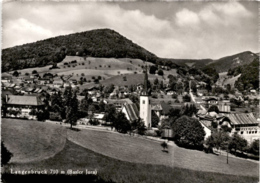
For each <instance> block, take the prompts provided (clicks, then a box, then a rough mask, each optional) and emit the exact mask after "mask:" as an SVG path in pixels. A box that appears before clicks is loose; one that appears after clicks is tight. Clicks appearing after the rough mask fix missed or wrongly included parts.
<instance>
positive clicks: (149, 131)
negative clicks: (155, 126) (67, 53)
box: [145, 130, 157, 137]
mask: <svg viewBox="0 0 260 183" xmlns="http://www.w3.org/2000/svg"><path fill="white" fill-rule="evenodd" d="M145 135H146V136H150V137H156V136H157V133H156V132H155V131H154V130H147V131H146V132H145Z"/></svg>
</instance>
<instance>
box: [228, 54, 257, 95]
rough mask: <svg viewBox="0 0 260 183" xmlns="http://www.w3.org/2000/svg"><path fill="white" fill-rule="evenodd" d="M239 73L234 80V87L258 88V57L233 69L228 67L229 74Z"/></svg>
mask: <svg viewBox="0 0 260 183" xmlns="http://www.w3.org/2000/svg"><path fill="white" fill-rule="evenodd" d="M239 74H241V76H240V77H239V78H238V80H237V81H236V82H235V87H236V88H237V89H238V90H239V91H244V90H248V89H258V88H259V58H256V59H254V61H253V62H251V63H250V64H247V65H243V66H238V67H236V68H234V69H229V71H228V75H229V76H237V75H239Z"/></svg>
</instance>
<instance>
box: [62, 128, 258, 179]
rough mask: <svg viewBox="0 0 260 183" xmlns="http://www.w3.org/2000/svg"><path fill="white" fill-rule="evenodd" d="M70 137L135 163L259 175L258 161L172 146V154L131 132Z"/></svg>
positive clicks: (73, 134)
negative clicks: (133, 135) (129, 134)
mask: <svg viewBox="0 0 260 183" xmlns="http://www.w3.org/2000/svg"><path fill="white" fill-rule="evenodd" d="M67 133H68V138H69V139H70V140H72V141H73V142H75V143H77V144H78V145H81V146H83V147H85V148H88V149H90V150H93V151H95V152H98V153H101V154H103V155H106V156H109V157H112V158H116V159H120V160H123V161H129V162H135V163H149V164H162V165H167V166H169V167H173V166H175V167H181V168H187V169H193V170H201V171H210V172H221V173H225V174H234V175H248V176H258V168H259V166H258V163H257V162H256V163H255V162H251V161H247V160H242V159H238V158H233V157H229V164H226V156H222V155H220V156H216V155H214V154H206V153H204V152H202V151H197V150H189V149H184V148H180V147H178V146H176V145H174V146H169V153H168V154H166V153H162V152H161V147H160V143H159V142H156V141H148V140H144V139H140V138H136V137H130V136H128V135H122V134H115V133H109V132H104V131H91V130H83V129H82V130H81V131H80V132H75V131H68V132H67Z"/></svg>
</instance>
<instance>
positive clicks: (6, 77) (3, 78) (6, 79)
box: [1, 75, 12, 83]
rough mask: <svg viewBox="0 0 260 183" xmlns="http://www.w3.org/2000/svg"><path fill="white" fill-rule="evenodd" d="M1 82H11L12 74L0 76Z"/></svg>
mask: <svg viewBox="0 0 260 183" xmlns="http://www.w3.org/2000/svg"><path fill="white" fill-rule="evenodd" d="M1 82H3V83H11V82H12V76H7V75H5V76H2V79H1Z"/></svg>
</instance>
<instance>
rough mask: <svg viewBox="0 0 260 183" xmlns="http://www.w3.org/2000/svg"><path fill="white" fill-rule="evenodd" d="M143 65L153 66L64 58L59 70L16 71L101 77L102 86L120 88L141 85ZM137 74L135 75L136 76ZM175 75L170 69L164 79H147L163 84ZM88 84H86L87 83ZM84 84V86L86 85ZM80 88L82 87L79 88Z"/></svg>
mask: <svg viewBox="0 0 260 183" xmlns="http://www.w3.org/2000/svg"><path fill="white" fill-rule="evenodd" d="M74 60H76V61H77V64H76V65H75V66H72V65H71V66H70V67H68V66H67V65H64V63H65V62H66V63H69V62H71V61H74ZM144 65H154V64H152V63H149V62H143V61H142V60H140V59H130V58H121V59H115V58H94V57H87V58H86V59H84V58H83V57H78V56H66V57H65V59H64V60H63V61H62V62H60V63H58V64H57V66H58V67H59V69H52V70H49V68H50V67H51V65H48V66H45V67H38V68H37V67H36V68H27V69H23V70H18V72H21V75H22V76H24V75H25V73H29V74H31V73H32V71H33V70H36V71H37V72H38V73H39V74H40V75H42V74H44V73H46V72H49V73H53V74H57V75H59V76H61V75H72V77H71V78H72V79H76V80H80V78H81V77H84V78H86V80H87V81H89V80H91V81H92V77H93V76H94V77H97V76H101V77H102V82H101V83H102V84H104V85H109V84H111V83H112V84H118V85H120V86H125V85H133V84H138V83H143V76H142V78H140V77H139V76H140V74H142V75H143V69H142V66H144ZM136 74H137V75H136ZM169 74H172V75H177V73H176V69H172V70H170V71H164V77H162V76H156V75H149V79H150V80H151V82H153V80H154V79H155V78H158V79H159V80H164V83H166V82H168V78H167V77H168V75H169ZM122 75H126V77H127V81H123V76H122ZM87 84H88V83H87ZM87 84H85V85H87ZM81 88H82V87H81Z"/></svg>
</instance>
